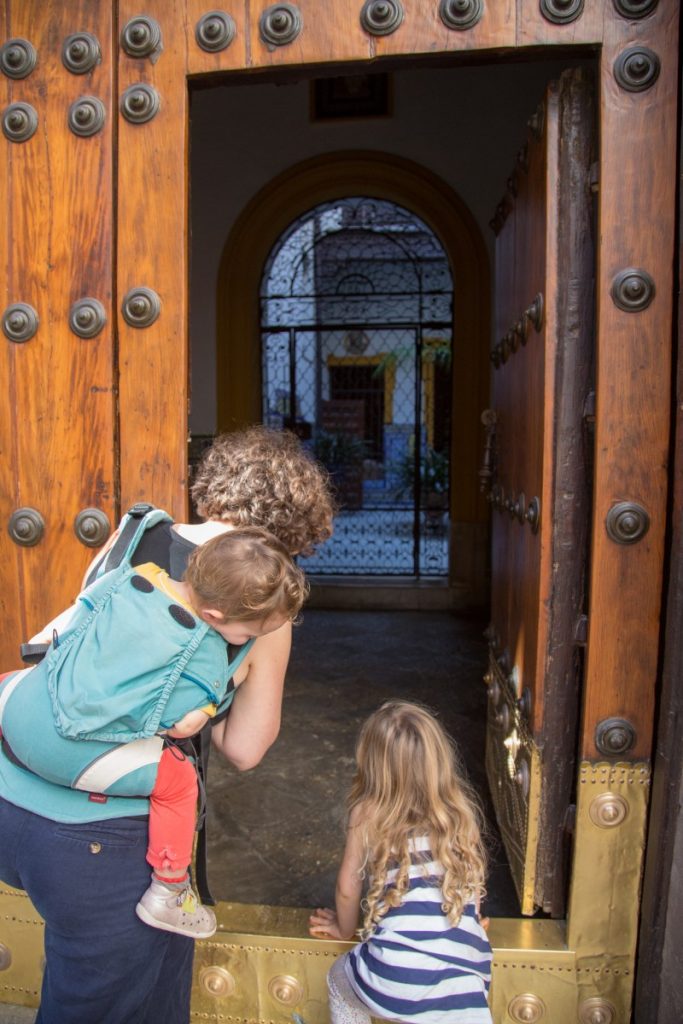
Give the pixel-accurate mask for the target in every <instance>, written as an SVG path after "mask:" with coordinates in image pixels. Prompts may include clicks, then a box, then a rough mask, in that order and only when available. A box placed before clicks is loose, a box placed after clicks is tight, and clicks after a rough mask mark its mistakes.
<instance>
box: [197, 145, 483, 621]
mask: <svg viewBox="0 0 683 1024" xmlns="http://www.w3.org/2000/svg"><path fill="white" fill-rule="evenodd" d="M348 196H368V197H369V198H372V199H383V200H388V201H390V202H394V203H397V204H398V205H399V206H402V207H404V208H406V209H408V210H410V211H411V212H413V213H415V214H416V216H418V217H420V218H421V219H422V220H423V221H424V222H425V223H426V224H427V225H428V226H429V227H430V228H431V229H432V231H433V232H434V233H435V235H436V236H437V237H438V238H439V240H440V242H441V244H442V245H443V248H444V251H445V252H446V255H447V257H448V261H449V264H450V269H451V273H452V276H453V282H454V291H453V393H452V424H451V506H450V522H451V536H450V552H451V560H450V568H449V579H450V582H451V583H452V584H453V585H457V586H459V587H462V588H463V592H464V593H466V594H467V595H468V597H469V602H470V603H476V602H477V601H481V599H482V593H485V581H484V578H483V576H484V574H483V565H482V564H481V561H479V560H477V559H476V558H473V557H472V552H473V548H474V549H475V550H476V549H478V550H480V551H481V552H483V551H484V545H485V542H486V536H487V522H488V506H487V505H486V502H485V500H484V498H483V496H482V495H481V494H480V492H479V486H478V478H477V470H478V468H479V460H480V458H481V450H482V443H483V442H482V428H481V422H480V415H481V411H482V410H483V409H484V408H485V407H486V405H487V404H488V390H489V371H490V362H489V340H490V304H491V298H490V271H489V258H488V252H487V249H486V244H485V242H484V239H483V237H482V235H481V231H480V230H479V227H478V225H477V223H476V221H475V219H474V217H473V216H472V214H471V213H470V211H469V209H468V208H467V206H466V205H465V204H464V203H463V201H462V200H461V199H460V197H459V196H458V195H457V193H456V192H455V191H454V190H453V189H452V188H451V187H450V186H449V185H447V184H446V183H445V182H444V181H443V180H442V179H441V178H439V177H438V176H437V175H435V174H434V173H432V172H431V171H429V170H428V169H427V168H425V167H422V166H421V165H420V164H418V163H415V162H414V161H411V160H407V159H405V158H403V157H397V156H395V155H393V154H390V153H382V152H375V151H370V150H345V151H340V152H334V153H327V154H325V155H324V156H319V157H313V158H311V159H308V160H304V161H302V162H301V163H298V164H295V165H293V166H292V167H290V168H288V169H287V170H286V171H284V172H283V173H282V174H280V175H278V176H277V177H276V178H274V179H273V180H272V181H270V182H269V183H268V184H267V185H266V186H265V187H264V188H263V189H261V190H260V191H259V192H258V193H257V195H255V196H254V197H253V198H252V200H251V201H250V202H249V203H248V204H247V206H246V207H245V208H244V210H243V211H242V213H241V214H240V216H239V218H238V219H237V221H236V223H235V225H234V226H233V228H232V230H231V231H230V234H229V235H228V238H227V240H226V243H225V246H224V249H223V253H222V257H221V261H220V267H219V272H218V282H217V293H216V304H217V310H216V347H217V370H216V380H217V395H216V398H217V411H218V413H217V414H218V429H219V431H223V430H231V429H236V428H238V427H240V426H243V425H245V424H248V423H256V422H259V421H260V419H261V328H260V304H259V289H260V285H261V278H262V275H263V271H264V268H265V264H266V260H267V258H268V255H269V254H270V252H271V250H272V248H273V246H274V245H275V244H276V242H277V239H278V238H279V237H280V235H281V234H282V233H283V232H284V231H285V230H286V229H287V228H288V227H289V226H290V225H291V224H292V223H293V222H294V221H295V220H296V219H297V218H298V217H300V216H302V215H303V214H304V213H306V212H307V211H308V210H311V209H312V208H313V207H315V206H317V205H318V204H320V203H323V202H327V201H329V200H334V199H342V198H346V197H348ZM456 474H457V475H456Z"/></svg>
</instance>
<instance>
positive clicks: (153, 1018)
mask: <svg viewBox="0 0 683 1024" xmlns="http://www.w3.org/2000/svg"><path fill="white" fill-rule="evenodd" d="M146 850H147V820H146V819H144V820H143V819H136V818H118V819H116V820H114V821H100V822H95V823H93V824H83V825H80V824H79V825H64V824H60V823H59V822H56V821H50V820H49V819H47V818H41V817H39V816H38V815H36V814H31V813H30V812H29V811H24V810H22V809H21V808H19V807H15V806H14V805H13V804H10V803H8V802H7V801H6V800H3V799H2V798H0V878H1V879H2V880H3V881H4V882H6V883H7V884H8V885H12V886H14V887H15V888H17V889H25V890H26V892H27V893H28V895H29V897H30V898H31V901H32V903H33V905H34V906H35V908H36V910H37V911H38V913H39V914H40V915H41V917H42V918H43V919H44V921H45V959H46V967H45V973H44V976H43V988H42V993H41V1003H40V1010H39V1012H38V1016H37V1018H36V1024H188V1021H189V1019H190V989H191V985H192V957H193V953H194V942H193V940H192V939H188V938H186V937H185V936H182V935H175V934H172V933H170V932H164V931H159V930H158V929H157V928H150V927H149V926H148V925H146V924H143V923H142V921H140V920H139V919H138V917H136V914H135V905H136V903H137V902H138V900H139V898H140V896H141V895H142V893H143V892H144V891H145V889H146V888H147V886H148V885H149V881H150V867H149V865H148V864H147V862H146V860H145V852H146Z"/></svg>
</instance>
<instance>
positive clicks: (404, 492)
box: [261, 197, 453, 576]
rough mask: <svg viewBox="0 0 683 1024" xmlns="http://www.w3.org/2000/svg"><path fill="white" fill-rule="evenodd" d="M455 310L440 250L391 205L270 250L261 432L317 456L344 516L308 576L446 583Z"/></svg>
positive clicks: (367, 202) (331, 205)
mask: <svg viewBox="0 0 683 1024" xmlns="http://www.w3.org/2000/svg"><path fill="white" fill-rule="evenodd" d="M452 304H453V284H452V279H451V273H450V268H449V264H448V259H447V257H446V253H445V252H444V249H443V247H442V245H441V243H440V242H439V240H438V238H437V237H436V235H435V234H434V232H433V231H432V230H431V229H430V228H429V227H427V225H426V224H425V223H424V222H423V221H421V220H420V219H419V218H418V217H416V216H415V215H414V214H413V213H411V212H410V211H408V210H406V209H404V208H403V207H401V206H398V205H396V204H395V203H391V202H387V201H383V200H378V199H368V198H363V197H353V198H347V199H338V200H334V201H331V202H327V203H323V204H321V205H319V206H316V207H315V208H314V209H312V210H310V211H309V212H307V213H306V214H304V215H303V216H301V217H299V218H298V219H297V220H296V221H295V222H294V223H293V224H291V225H290V226H289V228H288V229H287V230H286V231H285V232H284V233H283V234H282V235H281V236H280V238H279V239H278V241H277V242H276V244H275V246H274V247H273V249H272V250H271V253H270V255H269V258H268V260H267V262H266V266H265V270H264V274H263V278H262V285H261V346H262V368H263V395H262V401H263V421H264V422H265V423H268V424H270V425H271V426H277V427H283V428H284V427H287V428H289V429H292V430H294V431H295V432H296V433H298V434H299V436H300V437H301V438H302V439H303V440H304V441H305V442H306V443H307V444H308V445H310V447H311V449H312V451H313V452H314V454H315V455H316V456H317V457H318V458H320V459H321V460H322V461H323V462H324V463H325V464H326V465H327V466H328V468H329V470H330V473H331V475H332V478H333V481H334V483H335V486H336V489H337V494H338V499H339V503H340V512H339V515H338V516H337V519H336V521H335V533H334V537H333V538H332V540H331V541H329V542H328V543H326V544H325V545H324V547H323V548H322V549H321V551H320V552H319V553H318V554H317V555H315V556H314V557H312V558H310V559H307V560H306V563H305V564H306V569H307V571H308V572H310V573H314V574H316V573H317V574H339V575H368V574H375V575H404V576H406V575H407V576H445V575H447V573H448V533H449V531H448V486H449V450H450V420H451V394H452V386H451V364H452V360H451V341H452V323H453V320H452Z"/></svg>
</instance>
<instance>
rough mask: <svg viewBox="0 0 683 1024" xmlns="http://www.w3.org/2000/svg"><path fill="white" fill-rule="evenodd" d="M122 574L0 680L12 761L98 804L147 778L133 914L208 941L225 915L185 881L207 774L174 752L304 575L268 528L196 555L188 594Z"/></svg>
mask: <svg viewBox="0 0 683 1024" xmlns="http://www.w3.org/2000/svg"><path fill="white" fill-rule="evenodd" d="M161 515H165V514H164V513H161ZM143 528H144V527H141V529H143ZM119 532H120V531H119ZM129 553H130V552H128V554H129ZM102 561H103V562H104V558H103V559H102ZM114 575H115V573H114V570H112V571H111V572H106V571H105V573H104V575H103V576H102V577H101V578H100V579H98V580H95V581H94V582H93V583H92V584H90V585H88V586H87V587H86V589H85V590H84V591H83V592H82V593H81V594H80V595H79V598H78V600H77V601H76V603H75V605H73V606H72V607H71V608H69V609H67V610H66V612H62V613H61V614H60V615H59V616H58V617H57V618H56V619H54V620H53V621H52V622H50V623H49V625H48V626H46V627H45V629H44V630H43V631H42V632H41V634H40V635H39V636H38V637H34V638H33V641H32V643H35V642H36V641H38V640H40V639H41V638H42V637H45V638H47V639H49V638H51V640H52V642H51V644H50V647H49V649H48V652H47V655H46V657H45V659H44V660H43V661H42V662H41V663H40V664H39V665H37V666H36V667H35V668H32V669H26V670H23V671H21V672H16V673H8V674H6V675H5V676H4V677H0V726H1V736H2V745H3V750H4V752H5V754H6V755H7V756H8V757H9V758H11V759H12V760H13V761H14V762H15V763H16V764H18V765H19V766H20V767H22V768H25V769H26V770H28V771H31V772H34V773H35V774H37V775H40V776H42V777H43V778H47V779H49V780H50V781H52V782H58V783H59V784H61V785H66V786H71V787H72V788H76V789H81V790H85V791H87V792H89V794H90V799H91V800H95V801H96V802H103V803H104V802H106V801H107V800H108V799H109V796H110V795H111V796H112V797H115V796H116V786H117V781H116V777H115V776H116V771H120V770H121V767H120V765H121V763H125V768H124V769H123V770H124V771H125V772H126V773H127V775H126V780H127V785H128V787H129V786H130V779H131V777H133V776H135V773H136V772H138V773H139V777H140V780H141V782H140V785H141V789H140V795H146V794H149V798H150V799H149V836H148V851H147V860H148V862H149V863H150V865H151V866H152V868H153V872H152V879H151V885H150V886H149V888H148V889H147V890H146V892H145V893H144V894H143V895H142V897H141V898H140V901H139V903H138V904H137V907H136V908H135V909H136V913H137V915H138V917H140V918H141V920H142V921H144V922H145V923H146V924H148V925H151V926H152V927H154V928H160V929H162V930H165V931H171V932H177V933H179V934H182V935H187V936H189V937H190V938H195V939H198V938H208V937H209V936H211V935H213V933H214V932H215V930H216V919H215V915H214V913H213V911H211V910H210V909H209V908H208V907H204V906H202V905H201V904H200V903H199V901H198V899H197V897H196V895H195V893H194V890H193V888H192V885H191V882H190V876H189V865H190V863H191V860H192V848H193V840H194V832H195V824H196V812H197V800H198V782H197V774H196V770H195V766H194V763H193V761H192V760H191V759H189V758H188V757H187V756H186V755H185V753H183V751H182V750H181V749H180V747H179V746H178V741H182V740H183V739H184V738H187V737H189V736H192V735H194V734H195V733H197V732H199V731H200V730H201V729H202V727H203V726H204V725H205V724H206V723H207V722H208V721H209V720H210V719H211V718H212V717H214V716H215V715H216V713H217V712H219V713H223V712H225V711H226V710H227V708H228V707H229V704H230V702H231V700H232V697H233V696H234V693H235V686H234V684H233V683H232V682H231V681H230V680H231V676H232V674H233V673H234V671H235V669H236V668H237V665H238V664H239V662H240V661H241V659H242V657H244V655H245V654H246V653H247V651H248V649H249V647H250V645H251V643H252V642H253V640H254V639H255V638H256V637H259V636H263V635H265V634H267V633H270V632H273V631H274V630H276V629H279V628H280V627H281V626H282V625H283V624H284V623H285V622H287V621H293V620H294V619H295V618H296V616H297V615H298V613H299V611H300V609H301V606H302V604H303V601H304V599H305V596H306V589H307V588H306V584H305V580H304V575H303V573H302V572H301V570H300V569H299V568H298V567H297V566H296V565H295V564H294V563H293V562H292V559H291V557H290V555H289V553H288V552H287V550H286V548H285V547H284V546H283V545H282V544H281V543H280V541H278V540H277V539H276V538H275V537H273V536H272V535H271V534H270V533H268V532H267V531H266V530H263V529H260V528H258V527H243V528H238V529H234V530H228V531H226V532H224V533H221V534H220V535H218V536H217V537H214V538H212V539H210V540H208V541H206V542H205V543H203V544H201V545H199V546H198V547H197V548H196V549H195V550H194V551H193V552H192V554H191V556H190V559H189V562H188V566H187V570H186V572H185V576H184V578H183V580H182V581H181V582H179V581H176V580H173V579H171V578H170V577H169V575H168V574H167V573H166V572H164V571H163V570H162V569H160V568H159V567H158V566H156V565H155V564H153V563H151V562H150V563H146V564H143V565H137V566H135V567H134V568H133V567H132V565H130V564H129V561H128V562H127V563H126V564H125V565H124V566H123V567H122V571H121V572H120V573H118V577H117V578H116V579H114ZM109 577H111V578H112V579H113V580H114V582H113V583H111V582H109V579H108V578H109ZM117 602H118V604H117ZM117 608H118V612H117V616H118V617H115V616H114V612H115V611H116V609H117ZM112 609H113V611H112ZM107 612H108V613H109V620H108V618H107ZM122 612H124V613H125V614H122ZM226 642H227V644H226ZM234 648H237V649H238V650H237V651H236V652H235V653H234V655H233V650H234ZM76 761H77V762H78V768H77V769H76V768H74V764H75V763H76ZM114 766H115V767H114ZM145 772H146V773H147V774H146V775H145ZM150 773H151V774H150ZM135 777H136V778H137V776H135ZM146 779H147V780H149V781H148V786H149V787H150V788H151V787H152V786H153V788H151V792H150V788H145V785H146V782H145V780H146Z"/></svg>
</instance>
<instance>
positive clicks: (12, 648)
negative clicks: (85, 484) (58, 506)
mask: <svg viewBox="0 0 683 1024" xmlns="http://www.w3.org/2000/svg"><path fill="white" fill-rule="evenodd" d="M11 22H12V19H11V12H10V10H9V7H8V6H7V5H6V4H3V5H2V7H0V35H1V37H2V39H3V40H4V39H9V38H11V37H12V36H11ZM12 93H13V83H12V80H11V79H9V78H6V77H5V76H2V78H0V95H2V109H3V110H4V109H5V108H6V107H7V106H8V104H9V103H10V102H11V101H12ZM13 148H14V147H13V145H12V143H10V142H7V141H6V140H5V137H4V136H3V137H2V139H0V209H2V210H3V211H6V213H5V216H4V218H3V220H2V226H1V227H0V266H1V267H5V268H7V271H6V272H5V273H3V274H2V275H0V308H1V310H2V311H4V310H5V309H7V307H8V305H9V304H10V303H11V302H14V301H16V298H17V297H15V296H14V294H13V292H14V281H12V282H10V269H11V266H12V263H13V259H14V232H13V230H12V209H11V207H10V197H11V195H12V180H11V173H12V155H13V152H12V151H13ZM16 349H17V346H16V345H14V344H12V343H11V342H8V341H7V339H6V338H5V336H4V335H2V336H0V352H1V355H0V378H1V379H2V382H3V393H4V400H3V401H1V402H0V509H1V515H2V529H1V530H0V558H2V565H3V585H2V587H0V614H2V621H3V623H4V627H3V630H2V636H1V637H0V645H1V646H0V650H1V651H2V664H3V666H5V667H6V668H9V667H10V666H12V665H15V664H16V662H17V642H18V640H19V639H20V638H21V637H24V636H26V635H27V626H26V617H25V615H24V589H23V573H22V567H23V562H22V558H21V551H20V550H19V548H18V547H17V546H16V545H15V544H13V543H12V541H11V540H10V537H9V534H8V532H7V528H6V524H7V523H8V522H9V518H10V516H11V514H12V512H13V511H14V509H16V508H18V507H19V504H20V502H19V491H18V481H17V476H16V465H17V451H16V437H17V402H16V368H15V364H16V355H17V352H16Z"/></svg>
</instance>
